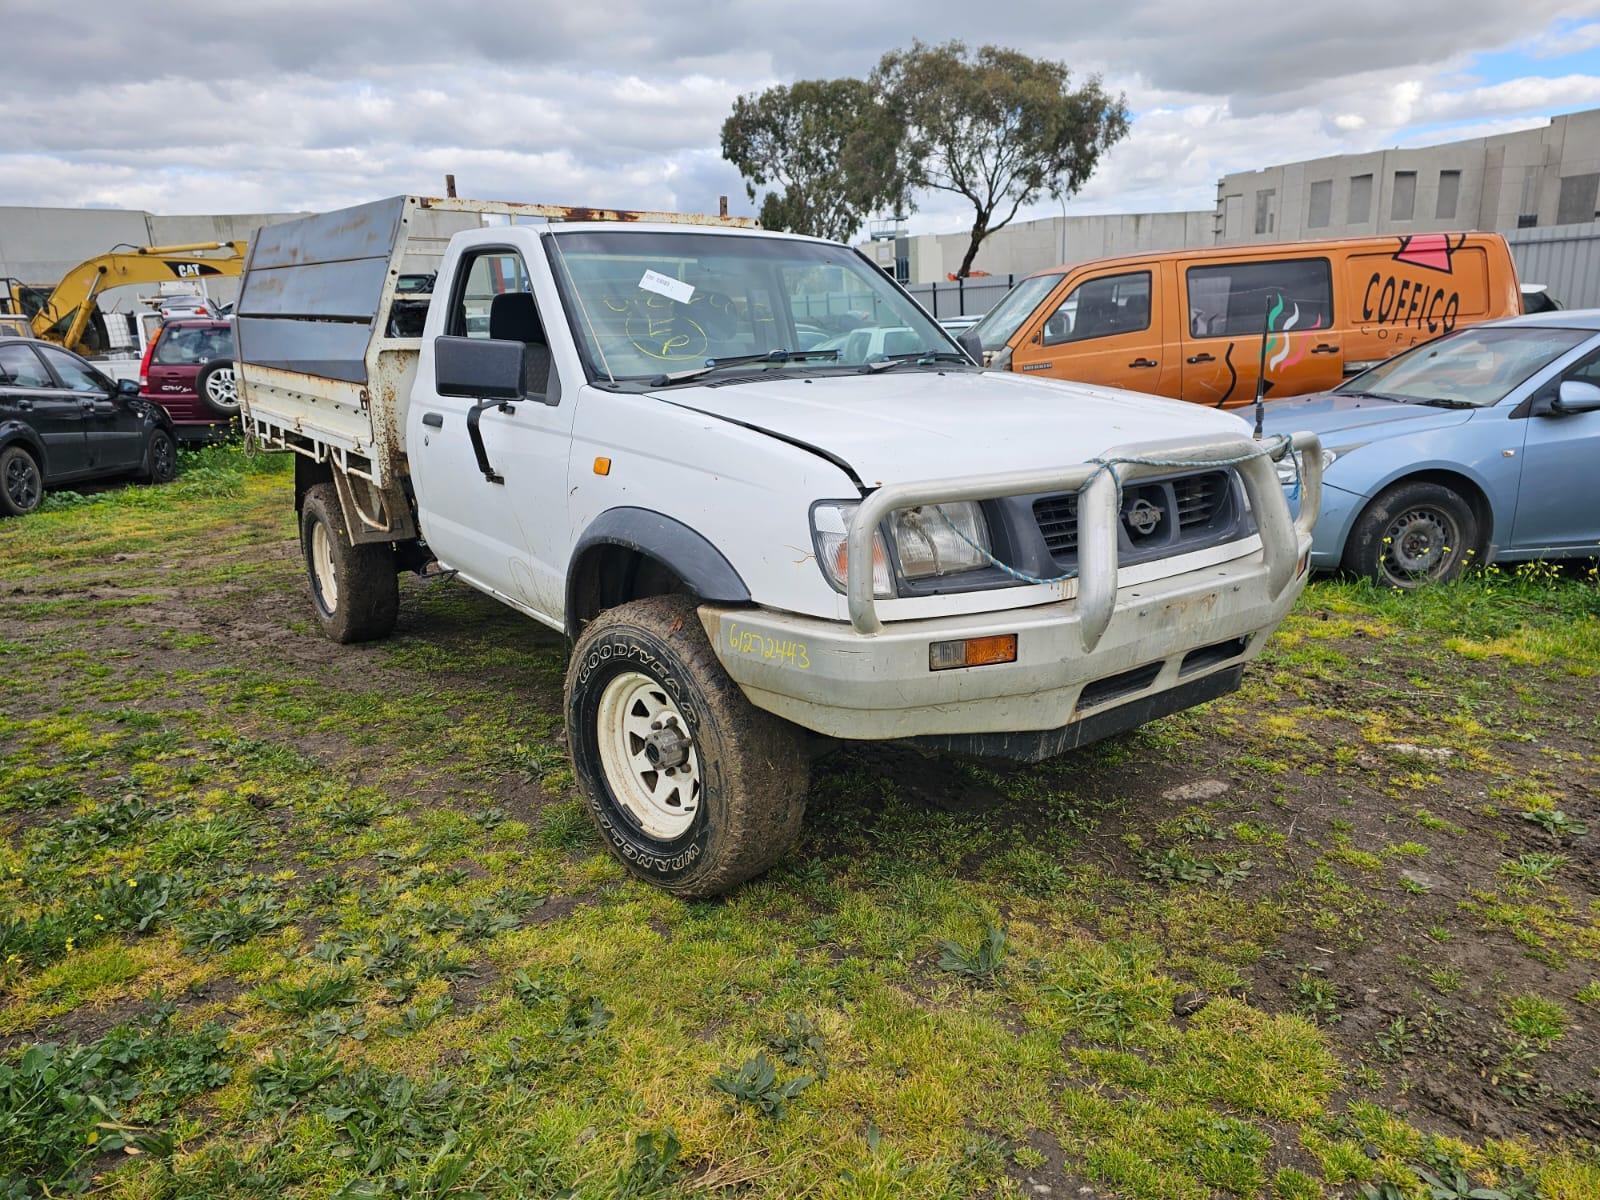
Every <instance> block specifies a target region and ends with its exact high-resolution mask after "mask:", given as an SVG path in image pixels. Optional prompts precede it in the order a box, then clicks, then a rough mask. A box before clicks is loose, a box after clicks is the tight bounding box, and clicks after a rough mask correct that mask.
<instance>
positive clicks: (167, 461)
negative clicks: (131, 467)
mask: <svg viewBox="0 0 1600 1200" xmlns="http://www.w3.org/2000/svg"><path fill="white" fill-rule="evenodd" d="M140 473H141V474H142V475H143V476H144V477H145V479H147V480H149V481H150V482H151V483H171V482H172V481H173V480H174V479H176V478H177V477H178V444H177V443H176V442H174V441H173V440H172V435H171V434H170V433H168V432H167V431H166V430H165V429H156V430H153V431H152V432H151V434H150V445H149V446H148V447H147V448H146V449H145V452H144V470H143V471H142V472H140Z"/></svg>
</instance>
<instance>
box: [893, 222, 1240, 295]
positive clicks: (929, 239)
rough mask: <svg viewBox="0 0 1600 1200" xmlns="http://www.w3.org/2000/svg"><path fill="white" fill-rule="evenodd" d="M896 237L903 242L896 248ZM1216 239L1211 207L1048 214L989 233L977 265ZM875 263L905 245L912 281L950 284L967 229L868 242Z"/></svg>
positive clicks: (1020, 268) (1014, 266)
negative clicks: (1185, 209) (1214, 237)
mask: <svg viewBox="0 0 1600 1200" xmlns="http://www.w3.org/2000/svg"><path fill="white" fill-rule="evenodd" d="M897 241H898V242H899V243H902V246H901V247H899V248H897ZM1210 244H1211V214H1210V213H1208V212H1165V213H1123V214H1112V215H1106V216H1082V217H1068V218H1066V220H1065V222H1063V220H1062V218H1060V217H1045V218H1043V219H1042V220H1038V221H1022V222H1018V223H1015V224H1012V225H1007V226H1006V227H1005V228H1004V229H1002V230H1000V231H999V232H998V233H993V234H990V235H989V237H988V238H986V239H985V240H984V243H983V245H982V247H981V248H980V249H979V250H978V257H977V259H976V260H975V261H974V262H973V269H974V270H977V271H986V272H988V273H989V274H990V275H991V276H999V277H1004V276H1007V275H1031V274H1032V273H1033V272H1035V271H1042V270H1045V269H1046V268H1049V267H1056V266H1062V265H1070V264H1072V263H1080V262H1087V261H1089V260H1090V259H1093V258H1106V257H1109V256H1112V255H1117V254H1137V253H1140V252H1142V251H1146V250H1182V249H1185V248H1186V247H1189V246H1209V245H1210ZM861 249H862V250H863V251H864V252H865V253H866V254H867V256H868V257H869V258H871V259H872V260H873V261H874V262H877V263H879V264H880V265H882V266H885V267H893V266H894V261H895V258H896V256H897V254H898V253H900V250H901V249H903V250H904V251H905V254H904V257H906V258H908V259H909V262H910V282H912V283H934V282H938V283H941V284H942V283H945V282H947V281H948V279H949V277H950V276H951V275H952V274H954V273H955V272H956V271H958V270H959V269H960V268H961V258H962V256H963V255H964V254H965V253H966V251H967V235H966V234H965V233H943V234H938V233H928V234H918V235H916V236H914V237H906V238H901V239H889V238H885V239H882V240H878V241H871V242H866V243H863V244H862V246H861Z"/></svg>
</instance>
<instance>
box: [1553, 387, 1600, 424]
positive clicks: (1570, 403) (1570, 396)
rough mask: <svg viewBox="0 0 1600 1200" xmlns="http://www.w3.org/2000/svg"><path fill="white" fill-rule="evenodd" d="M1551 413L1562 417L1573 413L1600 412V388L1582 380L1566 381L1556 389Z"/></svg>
mask: <svg viewBox="0 0 1600 1200" xmlns="http://www.w3.org/2000/svg"><path fill="white" fill-rule="evenodd" d="M1550 411H1551V412H1553V413H1558V414H1560V415H1561V416H1567V415H1568V414H1571V413H1585V412H1600V387H1596V386H1595V385H1594V384H1592V383H1584V382H1583V381H1582V380H1581V379H1567V380H1564V381H1563V382H1562V384H1561V386H1560V387H1559V388H1557V389H1556V395H1555V399H1554V400H1552V401H1551V402H1550Z"/></svg>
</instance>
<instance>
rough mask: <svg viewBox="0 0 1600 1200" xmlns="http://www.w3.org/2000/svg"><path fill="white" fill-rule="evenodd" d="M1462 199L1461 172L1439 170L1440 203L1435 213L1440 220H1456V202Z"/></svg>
mask: <svg viewBox="0 0 1600 1200" xmlns="http://www.w3.org/2000/svg"><path fill="white" fill-rule="evenodd" d="M1460 199H1461V172H1460V171H1440V172H1439V203H1438V204H1437V205H1436V206H1435V207H1434V210H1433V215H1434V218H1435V219H1436V220H1439V221H1454V220H1455V219H1456V204H1457V203H1458V202H1459V201H1460Z"/></svg>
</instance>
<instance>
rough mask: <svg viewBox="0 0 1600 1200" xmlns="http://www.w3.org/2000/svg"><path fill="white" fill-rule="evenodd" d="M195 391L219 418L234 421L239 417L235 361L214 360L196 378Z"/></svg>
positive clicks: (227, 359) (228, 359)
mask: <svg viewBox="0 0 1600 1200" xmlns="http://www.w3.org/2000/svg"><path fill="white" fill-rule="evenodd" d="M194 390H195V391H196V392H197V393H199V396H200V400H201V402H202V403H204V404H205V406H206V407H207V408H209V409H210V410H211V411H212V412H214V413H216V414H217V416H219V417H222V418H224V419H232V418H233V417H237V416H238V415H239V388H238V385H237V383H236V382H235V381H234V374H233V360H232V359H231V358H213V359H212V360H211V361H210V362H208V363H207V364H206V365H205V366H203V367H201V368H200V373H199V374H198V375H196V376H195V380H194Z"/></svg>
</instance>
